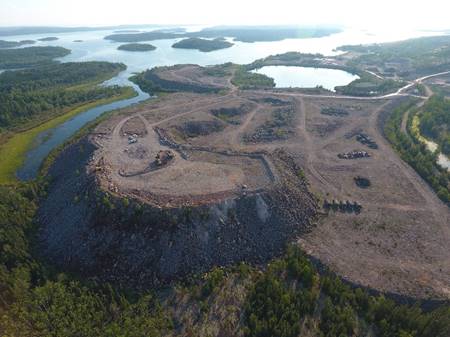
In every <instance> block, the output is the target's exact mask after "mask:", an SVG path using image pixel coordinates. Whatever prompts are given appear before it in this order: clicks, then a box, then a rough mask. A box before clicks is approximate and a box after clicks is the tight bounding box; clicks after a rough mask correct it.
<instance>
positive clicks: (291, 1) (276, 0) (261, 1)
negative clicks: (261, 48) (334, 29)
mask: <svg viewBox="0 0 450 337" xmlns="http://www.w3.org/2000/svg"><path fill="white" fill-rule="evenodd" d="M449 13H450V1H448V0H426V1H420V2H419V1H417V0H408V1H406V0H376V1H373V0H370V1H367V0H308V1H302V0H270V1H269V0H257V1H255V0H225V1H224V0H221V1H214V0H120V1H117V0H70V1H68V0H0V26H43V25H45V26H109V25H126V24H175V25H176V24H205V25H258V24H267V25H269V24H273V25H278V24H299V25H313V24H339V25H345V26H347V27H357V28H366V29H373V28H379V29H384V30H388V29H401V30H410V29H450V20H449V19H448V17H449Z"/></svg>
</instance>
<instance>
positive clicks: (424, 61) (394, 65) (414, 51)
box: [338, 35, 450, 79]
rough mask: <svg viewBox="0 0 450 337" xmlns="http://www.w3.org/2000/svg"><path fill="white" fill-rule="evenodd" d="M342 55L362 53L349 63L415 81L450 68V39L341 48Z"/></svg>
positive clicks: (413, 40) (444, 37)
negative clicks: (345, 52) (376, 68)
mask: <svg viewBox="0 0 450 337" xmlns="http://www.w3.org/2000/svg"><path fill="white" fill-rule="evenodd" d="M338 49H339V50H342V51H350V52H355V53H363V54H362V55H359V56H358V55H357V56H356V57H355V58H354V59H353V60H351V61H350V62H349V65H353V66H364V65H365V66H370V67H374V66H376V67H379V68H382V69H384V71H385V72H386V73H390V74H394V73H396V74H397V75H398V76H401V77H404V78H407V79H413V78H417V77H420V76H425V75H429V74H432V73H438V72H441V71H445V70H448V69H449V66H450V61H449V60H450V58H449V57H450V36H448V35H444V36H432V37H420V38H415V39H409V40H406V41H399V42H391V43H383V44H371V45H356V46H342V47H339V48H338Z"/></svg>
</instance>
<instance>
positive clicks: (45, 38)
mask: <svg viewBox="0 0 450 337" xmlns="http://www.w3.org/2000/svg"><path fill="white" fill-rule="evenodd" d="M56 40H58V38H57V37H54V36H49V37H43V38H42V39H38V41H42V42H49V41H56Z"/></svg>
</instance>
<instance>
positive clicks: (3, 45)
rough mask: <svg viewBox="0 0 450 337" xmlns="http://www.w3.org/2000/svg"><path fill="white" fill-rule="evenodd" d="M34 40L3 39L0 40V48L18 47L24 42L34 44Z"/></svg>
mask: <svg viewBox="0 0 450 337" xmlns="http://www.w3.org/2000/svg"><path fill="white" fill-rule="evenodd" d="M34 43H36V41H33V40H23V41H19V42H17V41H4V40H0V48H14V47H20V46H23V45H26V44H34Z"/></svg>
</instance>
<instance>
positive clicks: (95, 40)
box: [7, 26, 436, 180]
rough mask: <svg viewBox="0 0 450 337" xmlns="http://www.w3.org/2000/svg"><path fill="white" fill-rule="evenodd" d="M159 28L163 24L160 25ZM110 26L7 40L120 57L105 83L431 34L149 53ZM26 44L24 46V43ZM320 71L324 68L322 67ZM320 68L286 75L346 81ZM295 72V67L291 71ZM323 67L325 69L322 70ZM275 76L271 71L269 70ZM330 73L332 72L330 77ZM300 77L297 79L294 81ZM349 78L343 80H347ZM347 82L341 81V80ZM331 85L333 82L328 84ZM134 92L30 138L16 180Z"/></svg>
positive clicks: (350, 33)
mask: <svg viewBox="0 0 450 337" xmlns="http://www.w3.org/2000/svg"><path fill="white" fill-rule="evenodd" d="M161 28H162V27H161ZM186 28H188V30H190V31H194V30H197V29H200V28H202V27H195V26H189V27H186ZM141 29H142V30H147V31H148V30H151V29H156V28H155V27H151V29H150V28H149V27H145V26H143V27H142V28H141ZM112 33H113V30H105V31H93V32H72V33H62V34H38V35H22V36H10V37H8V38H7V40H11V41H20V40H24V39H27V40H28V39H32V40H37V39H39V38H42V37H46V36H55V37H58V40H57V41H47V42H44V41H38V42H37V43H36V44H35V46H62V47H65V48H68V49H70V50H71V51H72V53H71V54H70V55H67V56H65V57H63V58H61V59H60V61H61V62H82V61H109V62H122V63H124V64H125V65H126V66H127V70H126V71H124V72H122V73H120V74H119V75H118V76H116V77H115V78H113V79H112V80H109V81H107V82H106V83H105V84H106V85H113V84H118V85H132V84H131V82H129V81H128V77H129V76H130V75H131V74H133V73H135V72H140V71H143V70H145V69H148V68H152V67H155V66H163V65H174V64H180V63H195V64H199V65H213V64H220V63H225V62H234V63H238V64H245V63H250V62H252V61H254V60H256V59H259V58H262V57H266V56H269V55H273V54H280V53H285V52H288V51H299V52H305V53H322V54H324V55H335V54H337V52H336V51H335V48H336V47H338V46H341V45H345V44H360V43H375V42H388V41H395V40H401V39H406V38H411V37H416V36H424V35H436V33H430V32H427V33H426V32H407V33H401V32H396V33H394V34H393V32H392V31H391V32H384V33H383V32H382V33H380V32H378V33H370V32H367V31H360V30H344V31H343V32H341V33H338V34H333V35H330V36H327V37H322V38H312V39H287V40H283V41H275V42H255V43H244V42H235V45H234V46H233V47H231V48H227V49H223V50H218V51H214V52H210V53H202V52H200V51H197V50H186V49H175V48H172V47H171V46H172V44H174V43H175V42H177V41H179V40H180V39H171V40H159V41H151V42H150V43H151V44H153V45H154V46H156V47H157V49H156V50H155V51H150V52H127V51H120V50H117V47H118V46H119V45H121V43H117V42H111V41H107V40H104V39H103V38H104V37H105V36H106V35H109V34H112ZM74 40H82V42H74ZM24 47H25V46H24ZM322 70H323V69H322ZM322 70H320V71H318V70H315V69H312V70H304V69H298V71H299V72H300V71H301V72H302V74H303V75H301V77H300V78H302V80H301V81H300V80H299V77H298V76H294V77H295V78H291V77H287V78H286V79H285V81H286V83H287V84H289V83H295V86H297V84H298V83H300V84H302V85H306V86H310V82H307V80H308V79H312V78H314V81H313V82H314V85H313V86H315V85H323V86H324V87H326V88H331V86H335V85H342V83H344V82H345V81H349V82H350V81H351V78H350V76H353V75H351V74H348V73H345V72H342V73H343V74H342V73H339V74H337V73H328V72H326V73H324V72H322ZM296 71H297V70H296ZM306 71H312V74H310V75H307V74H306ZM327 71H328V70H327ZM274 76H275V75H274ZM330 76H331V77H330ZM275 80H276V82H277V85H281V84H282V83H284V82H282V81H284V79H283V77H279V76H277V78H276V79H275ZM298 81H300V82H298ZM347 83H348V82H347ZM344 84H346V83H344ZM333 88H334V87H333ZM135 89H136V91H137V93H138V96H137V97H134V98H132V99H127V100H122V101H118V102H114V103H111V104H106V105H103V106H99V107H96V108H93V109H90V110H87V111H85V112H83V113H80V114H79V115H77V116H75V117H73V118H72V119H70V120H68V121H66V122H65V123H63V124H61V125H59V126H56V127H55V128H53V129H51V130H47V131H45V132H42V133H41V134H39V135H38V136H37V137H36V139H35V141H34V144H35V146H34V148H32V149H31V150H30V151H29V152H28V153H27V155H26V160H25V163H24V164H23V166H22V167H21V168H20V169H19V171H18V172H17V176H18V177H19V178H20V179H25V180H26V179H32V178H34V177H35V176H36V173H37V172H38V169H39V167H40V165H41V163H42V161H43V160H44V159H45V157H46V156H47V155H48V153H49V152H50V151H51V150H52V149H54V148H55V147H57V146H58V145H60V144H62V143H64V142H65V141H66V140H68V139H69V138H70V137H71V136H72V135H73V134H74V133H75V132H77V131H78V130H79V129H81V128H82V127H83V126H84V125H85V124H86V123H88V122H90V121H92V120H93V119H95V118H97V117H98V116H100V115H101V114H103V113H104V112H107V111H111V110H114V109H117V108H124V107H127V106H129V105H131V104H135V103H138V102H141V101H143V100H145V99H148V98H149V95H147V94H145V93H143V92H142V91H140V90H139V88H136V87H135Z"/></svg>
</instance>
